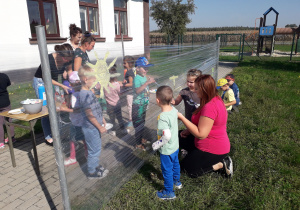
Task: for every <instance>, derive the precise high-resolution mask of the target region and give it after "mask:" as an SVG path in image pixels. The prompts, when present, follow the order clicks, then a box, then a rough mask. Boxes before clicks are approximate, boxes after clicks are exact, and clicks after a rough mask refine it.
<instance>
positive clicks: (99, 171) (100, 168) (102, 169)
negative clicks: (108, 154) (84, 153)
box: [96, 165, 109, 177]
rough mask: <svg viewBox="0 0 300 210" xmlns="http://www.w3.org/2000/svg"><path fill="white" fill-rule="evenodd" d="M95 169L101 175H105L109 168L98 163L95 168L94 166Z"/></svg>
mask: <svg viewBox="0 0 300 210" xmlns="http://www.w3.org/2000/svg"><path fill="white" fill-rule="evenodd" d="M96 171H97V173H98V174H100V175H101V174H102V176H103V177H105V176H106V175H107V174H108V173H109V170H108V169H105V168H104V167H103V166H102V165H99V166H98V167H97V168H96Z"/></svg>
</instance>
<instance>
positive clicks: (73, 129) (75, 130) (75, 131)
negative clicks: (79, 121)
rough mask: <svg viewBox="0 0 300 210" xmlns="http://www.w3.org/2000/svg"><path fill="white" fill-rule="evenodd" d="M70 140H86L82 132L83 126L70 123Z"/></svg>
mask: <svg viewBox="0 0 300 210" xmlns="http://www.w3.org/2000/svg"><path fill="white" fill-rule="evenodd" d="M70 140H71V141H74V142H75V141H78V140H84V134H83V133H82V128H81V127H79V126H75V125H70Z"/></svg>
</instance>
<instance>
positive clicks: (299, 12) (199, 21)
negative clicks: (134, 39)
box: [150, 0, 300, 31]
mask: <svg viewBox="0 0 300 210" xmlns="http://www.w3.org/2000/svg"><path fill="white" fill-rule="evenodd" d="M183 2H186V1H185V0H183ZM194 2H195V4H196V7H197V9H196V10H195V14H193V15H190V18H191V19H192V22H191V23H190V24H188V25H187V27H188V28H194V27H195V28H197V27H220V26H249V27H254V25H255V18H259V17H263V13H265V11H267V10H268V9H269V8H270V7H273V8H274V9H275V10H276V11H277V12H279V16H278V27H280V28H283V27H284V26H285V25H286V24H293V23H295V24H297V25H299V24H300V0H194ZM150 6H151V3H150ZM275 17H276V16H275V13H274V12H270V13H269V14H268V15H267V25H273V24H274V23H275ZM257 25H259V21H257ZM155 29H157V26H156V23H155V22H154V21H153V20H152V19H151V17H150V31H151V30H155Z"/></svg>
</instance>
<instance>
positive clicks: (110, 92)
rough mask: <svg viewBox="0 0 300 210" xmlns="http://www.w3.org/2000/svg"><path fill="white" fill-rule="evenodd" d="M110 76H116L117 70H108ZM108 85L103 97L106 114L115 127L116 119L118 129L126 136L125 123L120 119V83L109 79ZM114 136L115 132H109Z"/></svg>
mask: <svg viewBox="0 0 300 210" xmlns="http://www.w3.org/2000/svg"><path fill="white" fill-rule="evenodd" d="M109 73H110V74H116V73H117V70H116V68H115V66H114V67H112V68H110V70H109ZM110 84H111V86H110V85H108V86H107V87H105V88H104V96H105V100H106V103H107V114H108V116H109V118H110V121H111V123H112V124H113V125H114V128H116V126H115V119H116V118H117V119H118V122H119V127H120V129H121V131H122V133H123V134H127V133H128V132H127V130H126V129H125V123H124V120H123V117H122V110H121V103H120V96H119V94H120V87H121V85H120V82H118V81H117V77H111V78H110ZM111 133H112V134H113V135H115V132H111Z"/></svg>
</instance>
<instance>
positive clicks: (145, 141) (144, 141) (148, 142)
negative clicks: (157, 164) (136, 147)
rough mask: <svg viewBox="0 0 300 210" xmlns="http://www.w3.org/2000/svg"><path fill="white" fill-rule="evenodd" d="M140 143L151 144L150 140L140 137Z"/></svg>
mask: <svg viewBox="0 0 300 210" xmlns="http://www.w3.org/2000/svg"><path fill="white" fill-rule="evenodd" d="M142 144H151V142H150V141H148V140H147V139H144V138H143V139H142Z"/></svg>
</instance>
